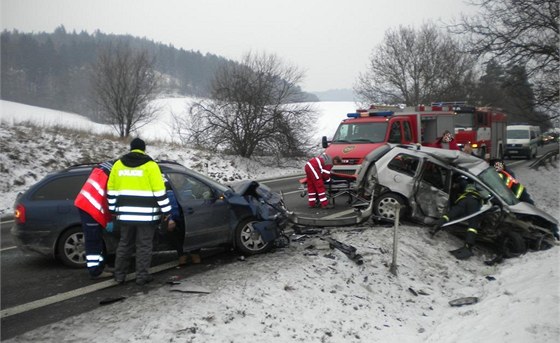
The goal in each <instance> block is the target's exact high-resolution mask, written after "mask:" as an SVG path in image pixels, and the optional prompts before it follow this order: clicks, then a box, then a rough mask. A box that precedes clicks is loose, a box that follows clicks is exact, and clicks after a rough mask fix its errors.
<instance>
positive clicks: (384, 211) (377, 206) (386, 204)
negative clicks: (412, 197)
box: [373, 193, 406, 219]
mask: <svg viewBox="0 0 560 343" xmlns="http://www.w3.org/2000/svg"><path fill="white" fill-rule="evenodd" d="M397 204H398V205H399V206H400V214H399V216H400V219H402V217H403V215H404V213H405V209H406V208H405V207H406V204H405V202H404V200H403V198H402V197H401V196H400V195H398V194H395V193H385V194H382V195H381V196H380V197H378V198H377V199H375V203H374V207H373V208H374V210H375V213H376V214H377V215H378V216H381V217H385V218H389V219H395V217H396V216H397V211H396V207H395V206H396V205H397Z"/></svg>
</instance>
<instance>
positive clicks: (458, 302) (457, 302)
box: [449, 297, 478, 307]
mask: <svg viewBox="0 0 560 343" xmlns="http://www.w3.org/2000/svg"><path fill="white" fill-rule="evenodd" d="M477 302H478V298H477V297H464V298H458V299H454V300H451V301H450V302H449V305H451V306H457V307H458V306H463V305H472V304H476V303H477Z"/></svg>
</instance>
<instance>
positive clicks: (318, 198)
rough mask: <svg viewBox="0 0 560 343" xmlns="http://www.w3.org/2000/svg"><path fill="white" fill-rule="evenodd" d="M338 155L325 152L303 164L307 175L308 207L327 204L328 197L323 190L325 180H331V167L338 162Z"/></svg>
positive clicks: (324, 206)
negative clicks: (332, 156) (331, 155)
mask: <svg viewBox="0 0 560 343" xmlns="http://www.w3.org/2000/svg"><path fill="white" fill-rule="evenodd" d="M340 161H341V160H340V157H338V156H335V157H334V158H332V159H331V157H330V156H329V155H327V154H325V153H322V154H321V155H319V156H317V157H313V158H312V159H310V160H309V161H307V163H306V164H305V167H304V170H305V175H306V177H307V197H308V198H307V200H308V201H309V207H311V208H313V207H315V206H316V205H317V203H319V204H320V206H321V207H322V208H326V207H327V206H328V205H329V199H328V198H327V193H326V190H325V182H330V181H331V169H332V167H333V163H340Z"/></svg>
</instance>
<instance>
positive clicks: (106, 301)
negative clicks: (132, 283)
mask: <svg viewBox="0 0 560 343" xmlns="http://www.w3.org/2000/svg"><path fill="white" fill-rule="evenodd" d="M124 299H126V297H115V298H105V299H102V300H101V301H99V305H109V304H112V303H116V302H117V301H122V300H124Z"/></svg>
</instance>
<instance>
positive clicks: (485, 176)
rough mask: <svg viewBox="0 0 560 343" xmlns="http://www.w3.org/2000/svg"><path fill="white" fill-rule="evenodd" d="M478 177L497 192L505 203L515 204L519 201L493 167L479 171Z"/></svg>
mask: <svg viewBox="0 0 560 343" xmlns="http://www.w3.org/2000/svg"><path fill="white" fill-rule="evenodd" d="M478 177H479V178H480V179H481V180H482V182H484V184H486V185H487V186H488V187H490V188H491V189H492V190H493V191H494V192H495V193H497V194H498V195H499V196H500V198H502V199H503V200H504V201H505V202H506V204H508V205H515V204H517V203H518V202H519V200H517V198H516V197H515V195H514V194H513V192H512V191H511V190H510V189H509V188H507V186H506V185H505V183H504V182H503V180H502V178H500V176H499V175H498V173H497V172H496V169H494V167H489V168H487V169H486V170H485V171H483V172H482V173H480V175H478Z"/></svg>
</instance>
